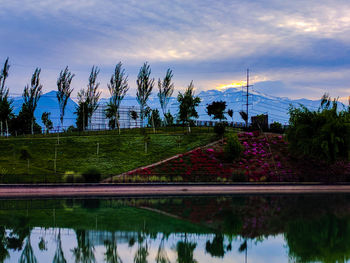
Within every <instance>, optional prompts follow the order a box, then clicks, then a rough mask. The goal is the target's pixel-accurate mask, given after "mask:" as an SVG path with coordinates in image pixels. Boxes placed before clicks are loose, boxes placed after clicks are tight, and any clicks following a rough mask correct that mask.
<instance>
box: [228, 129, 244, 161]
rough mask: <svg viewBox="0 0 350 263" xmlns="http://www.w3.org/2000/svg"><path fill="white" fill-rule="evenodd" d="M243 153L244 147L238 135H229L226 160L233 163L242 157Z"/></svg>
mask: <svg viewBox="0 0 350 263" xmlns="http://www.w3.org/2000/svg"><path fill="white" fill-rule="evenodd" d="M242 151H243V146H242V145H241V143H240V142H239V140H238V137H237V134H229V135H228V136H227V138H226V144H225V146H224V153H225V158H226V159H227V160H229V161H233V160H234V159H236V158H238V157H239V156H240V155H241V152H242Z"/></svg>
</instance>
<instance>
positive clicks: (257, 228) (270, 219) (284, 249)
mask: <svg viewBox="0 0 350 263" xmlns="http://www.w3.org/2000/svg"><path fill="white" fill-rule="evenodd" d="M349 201H350V195H336V194H333V195H245V196H213V197H198V196H197V197H190V196H189V197H169V198H116V199H113V198H111V199H61V200H60V199H56V200H0V262H45V263H46V262H60V263H61V262H86V263H87V262H125V263H127V262H135V263H141V262H162V263H166V262H179V263H191V262H258V263H259V262H269V263H274V262H276V263H277V262H278V263H281V262H350V202H349Z"/></svg>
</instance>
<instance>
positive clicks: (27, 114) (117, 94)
mask: <svg viewBox="0 0 350 263" xmlns="http://www.w3.org/2000/svg"><path fill="white" fill-rule="evenodd" d="M9 71H10V64H9V58H7V59H6V60H5V63H4V65H3V67H2V69H1V72H0V131H1V135H4V134H5V133H6V134H12V135H15V134H27V133H30V134H34V133H41V127H40V126H39V125H38V124H37V122H36V118H35V116H34V112H35V110H36V108H37V105H38V102H39V100H40V98H41V96H42V94H43V92H42V89H43V85H42V83H41V80H40V74H41V69H40V68H36V69H35V71H34V73H33V75H32V77H31V81H30V83H29V84H27V85H25V87H24V89H23V93H22V98H23V104H22V107H21V109H20V111H19V113H18V114H17V115H15V114H14V112H13V99H11V98H10V97H9V88H8V87H7V86H6V85H5V83H6V80H7V78H8V76H9ZM99 73H100V70H99V68H98V67H97V66H93V67H92V69H91V72H90V76H89V79H88V84H87V87H86V88H85V89H84V88H82V89H81V90H80V91H78V101H77V107H76V112H75V113H76V115H77V118H76V126H77V129H79V130H82V131H84V130H86V129H87V128H88V127H89V125H91V122H92V116H93V114H94V112H95V111H96V110H97V108H98V105H99V99H100V95H101V91H100V83H99V82H98V75H99ZM74 77H75V74H74V73H72V72H71V71H70V70H69V68H68V66H67V67H66V68H65V69H63V70H61V71H60V73H59V75H58V78H57V82H56V85H57V91H56V97H57V102H58V106H59V112H60V116H59V119H60V128H63V122H64V116H65V109H66V106H67V103H68V100H69V98H70V97H71V94H72V92H73V87H72V82H73V79H74ZM156 84H157V86H158V93H157V96H158V99H159V103H160V109H161V113H162V115H163V118H161V117H160V112H159V110H158V109H151V108H150V107H149V106H148V99H149V97H150V95H151V94H152V92H153V90H154V87H155V86H156ZM136 85H137V92H136V100H137V102H138V104H139V106H140V111H139V112H137V111H130V112H129V115H130V117H131V118H132V119H133V120H135V121H136V120H137V119H138V118H139V119H140V120H141V125H142V126H143V123H144V120H145V119H148V123H149V125H150V126H153V127H156V126H160V125H164V126H170V125H173V124H174V116H172V114H171V113H170V110H169V108H168V104H169V101H170V99H171V97H172V95H173V93H174V89H175V85H174V83H173V71H172V70H171V69H168V70H167V71H166V74H165V77H164V78H163V79H161V78H159V79H158V82H157V83H156V82H155V79H154V78H152V77H151V67H150V65H149V64H148V62H145V63H144V64H143V65H142V67H141V68H140V70H139V73H138V76H137V80H136ZM107 88H108V91H109V93H110V96H111V97H110V99H109V102H108V103H107V107H106V109H105V112H104V114H105V116H106V118H108V119H109V127H110V128H112V129H118V130H119V132H120V115H121V112H120V105H121V103H122V101H123V99H124V97H125V96H126V94H127V92H128V91H129V88H130V86H129V83H128V75H127V74H126V72H125V69H124V68H123V65H122V63H121V62H119V63H117V64H116V66H115V68H114V71H113V74H112V75H111V78H110V80H109V82H108V84H107ZM177 101H178V102H179V109H178V114H177V122H178V123H181V124H183V125H187V126H188V129H189V131H190V126H191V123H192V122H193V119H194V118H198V113H197V111H196V107H197V106H198V105H199V104H200V102H201V99H200V98H199V97H198V96H195V94H194V84H193V81H191V83H190V84H189V85H188V87H187V88H186V90H185V92H184V93H181V92H179V93H178V95H177ZM225 107H226V103H225ZM208 113H209V112H208ZM229 113H231V112H229ZM230 116H231V114H230ZM219 119H222V118H221V117H219ZM41 120H42V122H43V124H44V126H45V131H46V132H49V130H51V129H52V128H53V123H52V121H51V120H50V113H49V112H44V113H43V114H42V116H41Z"/></svg>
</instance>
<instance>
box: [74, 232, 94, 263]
mask: <svg viewBox="0 0 350 263" xmlns="http://www.w3.org/2000/svg"><path fill="white" fill-rule="evenodd" d="M76 235H77V243H78V246H77V247H76V248H74V249H73V250H72V252H73V255H74V257H75V262H76V263H80V262H81V263H92V262H96V259H95V254H94V250H95V248H94V246H93V245H92V244H90V239H89V238H86V231H85V230H76Z"/></svg>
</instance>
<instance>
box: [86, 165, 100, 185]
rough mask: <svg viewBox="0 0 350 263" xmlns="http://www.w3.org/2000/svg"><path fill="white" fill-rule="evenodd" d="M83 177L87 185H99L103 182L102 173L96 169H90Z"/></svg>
mask: <svg viewBox="0 0 350 263" xmlns="http://www.w3.org/2000/svg"><path fill="white" fill-rule="evenodd" d="M82 176H83V179H84V182H86V183H98V182H99V181H100V180H101V172H100V171H99V170H98V169H97V168H96V167H90V168H88V169H87V170H85V171H84V172H83V173H82Z"/></svg>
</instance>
